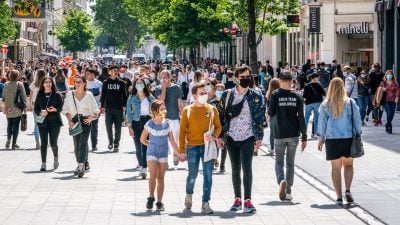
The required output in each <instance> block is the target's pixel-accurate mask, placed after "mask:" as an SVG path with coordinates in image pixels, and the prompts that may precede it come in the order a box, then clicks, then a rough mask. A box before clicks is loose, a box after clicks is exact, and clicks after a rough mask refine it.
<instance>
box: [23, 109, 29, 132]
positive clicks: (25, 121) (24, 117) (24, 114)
mask: <svg viewBox="0 0 400 225" xmlns="http://www.w3.org/2000/svg"><path fill="white" fill-rule="evenodd" d="M27 127H28V121H27V117H26V112H25V111H23V112H22V114H21V131H26V129H27Z"/></svg>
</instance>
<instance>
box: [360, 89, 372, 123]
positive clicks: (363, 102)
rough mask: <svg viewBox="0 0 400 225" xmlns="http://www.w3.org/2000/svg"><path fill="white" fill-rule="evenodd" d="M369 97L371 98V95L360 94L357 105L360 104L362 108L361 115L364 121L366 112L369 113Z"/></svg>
mask: <svg viewBox="0 0 400 225" xmlns="http://www.w3.org/2000/svg"><path fill="white" fill-rule="evenodd" d="M369 99H370V96H369V95H367V96H358V98H357V105H358V108H359V109H360V116H361V119H362V121H364V118H365V114H366V113H367V106H368V103H369Z"/></svg>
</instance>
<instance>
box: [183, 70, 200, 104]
mask: <svg viewBox="0 0 400 225" xmlns="http://www.w3.org/2000/svg"><path fill="white" fill-rule="evenodd" d="M203 79H204V75H203V73H202V72H200V71H196V72H195V73H194V76H193V81H192V82H191V83H190V85H189V93H188V96H187V105H189V104H191V103H193V102H194V98H193V96H192V88H193V86H194V85H195V84H197V83H200V82H202V81H203Z"/></svg>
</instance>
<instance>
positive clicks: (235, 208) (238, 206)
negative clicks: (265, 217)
mask: <svg viewBox="0 0 400 225" xmlns="http://www.w3.org/2000/svg"><path fill="white" fill-rule="evenodd" d="M239 210H242V200H240V198H236V199H235V202H233V205H232V206H231V211H239Z"/></svg>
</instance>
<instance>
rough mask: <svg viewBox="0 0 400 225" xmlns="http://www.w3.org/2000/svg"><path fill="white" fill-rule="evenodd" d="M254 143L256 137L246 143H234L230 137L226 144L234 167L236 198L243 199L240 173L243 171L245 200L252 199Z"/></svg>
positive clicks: (233, 178) (245, 141)
mask: <svg viewBox="0 0 400 225" xmlns="http://www.w3.org/2000/svg"><path fill="white" fill-rule="evenodd" d="M254 142H255V138H254V137H250V138H248V139H246V140H244V141H234V140H233V139H232V138H231V137H228V140H227V142H226V146H227V149H228V153H229V158H230V160H231V165H232V183H233V190H234V192H235V197H236V198H241V197H242V190H241V186H242V184H241V176H240V172H241V170H242V169H243V186H244V199H251V187H252V184H253V169H252V163H253V152H254Z"/></svg>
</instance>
